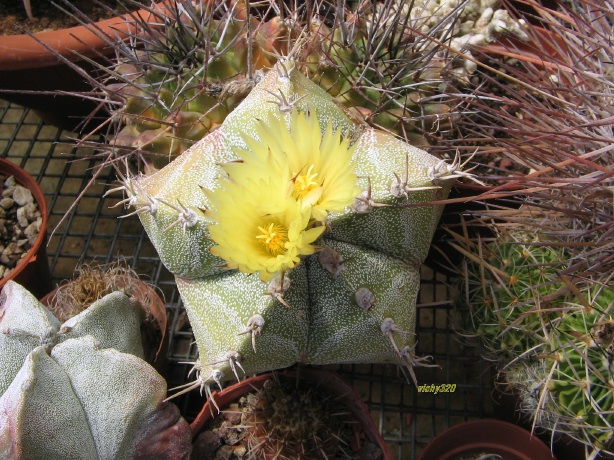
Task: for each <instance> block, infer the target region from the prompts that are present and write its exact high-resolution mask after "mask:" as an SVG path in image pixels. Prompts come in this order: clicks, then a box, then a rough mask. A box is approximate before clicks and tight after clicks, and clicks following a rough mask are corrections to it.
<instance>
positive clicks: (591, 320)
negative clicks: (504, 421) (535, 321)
mask: <svg viewBox="0 0 614 460" xmlns="http://www.w3.org/2000/svg"><path fill="white" fill-rule="evenodd" d="M582 296H583V297H584V298H583V302H582V303H567V304H566V311H565V314H564V315H563V317H562V318H561V321H560V322H559V324H558V327H557V328H556V329H553V330H552V331H551V334H550V336H549V337H548V341H547V342H546V343H544V345H543V346H542V347H540V348H539V349H537V350H535V352H534V353H533V354H531V356H528V357H527V359H522V360H519V361H518V362H516V363H514V365H512V366H510V369H508V370H506V379H507V382H508V383H509V384H510V385H511V386H512V388H514V389H515V390H516V391H517V392H519V394H520V401H521V407H520V409H521V411H522V412H523V413H525V414H528V415H530V416H531V417H532V418H533V419H534V423H535V424H536V425H537V426H539V427H542V428H546V429H549V430H553V431H556V432H560V433H567V434H568V435H570V436H571V437H573V438H576V439H578V440H579V441H581V442H582V443H584V444H585V445H587V446H588V448H589V450H593V449H597V450H598V451H599V450H601V451H604V452H608V453H612V452H614V449H613V447H612V439H613V433H614V412H613V408H614V380H613V379H612V362H613V360H614V320H613V319H612V313H613V312H614V290H613V289H612V288H608V287H596V288H593V290H592V292H588V293H583V294H582Z"/></svg>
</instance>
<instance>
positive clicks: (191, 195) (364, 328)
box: [120, 59, 458, 387]
mask: <svg viewBox="0 0 614 460" xmlns="http://www.w3.org/2000/svg"><path fill="white" fill-rule="evenodd" d="M121 177H122V182H123V185H122V187H120V188H122V189H124V190H125V192H126V194H127V197H126V200H125V203H127V204H128V205H130V206H132V207H134V211H133V212H136V213H137V214H138V215H139V217H140V219H141V222H142V223H143V225H144V226H145V229H146V231H147V233H148V235H149V237H150V239H151V241H152V242H153V244H154V246H155V247H156V249H157V251H158V252H159V254H160V257H161V260H162V262H163V263H164V264H165V265H166V266H167V267H168V269H169V270H170V271H171V272H173V273H174V274H175V276H176V281H177V286H178V289H179V291H180V293H181V296H182V299H183V302H184V304H185V307H186V309H187V312H188V316H189V319H190V322H191V325H192V328H193V331H194V334H195V337H196V342H197V344H198V348H199V353H200V357H199V360H198V362H197V363H196V368H197V370H198V371H199V377H198V379H197V381H196V382H195V383H194V385H193V386H194V387H196V386H200V385H208V384H209V383H210V382H213V381H219V382H221V381H223V380H226V379H230V378H233V377H234V378H237V379H239V378H241V377H242V376H243V375H244V374H252V373H258V372H262V371H266V370H271V369H277V368H282V367H286V366H289V365H292V364H294V363H296V362H300V363H310V364H329V363H349V362H383V363H396V364H400V365H403V366H404V367H405V368H406V369H407V370H409V372H410V373H411V375H412V377H414V374H413V367H414V366H415V365H421V364H422V365H423V364H425V360H424V359H423V358H418V357H417V356H416V355H415V353H414V348H415V344H416V337H415V320H416V315H415V304H416V297H417V292H418V288H419V282H420V276H419V269H420V265H421V264H422V262H423V261H424V258H425V257H426V254H427V252H428V249H429V245H430V241H431V237H432V234H433V232H434V230H435V227H436V226H437V223H438V221H439V217H440V215H441V212H442V208H443V206H441V205H421V204H423V203H430V202H433V201H437V200H441V199H445V198H446V197H447V195H448V193H449V191H450V188H451V187H452V184H453V182H454V180H455V178H456V177H458V172H457V171H455V170H454V168H452V167H450V166H449V165H446V164H445V163H443V162H441V161H440V160H438V159H437V158H435V157H433V156H432V155H429V154H428V153H426V152H424V151H422V150H420V149H418V148H415V147H412V146H411V145H409V144H407V143H404V142H402V141H401V140H399V139H397V138H396V137H394V136H392V135H391V134H388V133H386V132H383V131H379V130H376V129H373V128H371V127H368V126H365V125H361V124H357V123H355V122H354V121H353V120H352V119H350V118H349V117H348V116H347V115H346V113H345V111H344V109H342V108H340V107H339V106H338V105H337V104H336V103H335V102H334V101H333V99H332V97H331V96H330V95H329V94H328V93H326V92H325V91H323V90H322V89H321V88H320V87H319V86H317V85H316V84H315V83H313V82H312V81H310V80H309V79H308V78H307V77H305V76H304V75H302V74H301V73H300V72H299V71H298V70H297V69H296V68H295V63H294V61H292V60H291V59H286V60H283V61H280V62H279V63H278V64H276V66H275V67H274V68H273V69H272V70H270V71H269V72H268V73H267V74H266V75H265V76H264V77H263V78H262V80H261V81H260V82H259V83H258V84H257V85H256V86H255V88H254V89H253V90H252V91H251V93H250V94H249V95H248V96H247V97H246V99H245V100H244V101H243V102H242V103H241V104H240V105H239V106H238V107H237V108H236V109H235V110H234V111H233V112H232V113H230V114H229V116H228V117H227V118H226V120H225V121H224V123H223V124H222V125H221V126H220V128H219V129H217V130H215V131H213V132H211V133H210V134H209V135H207V136H206V137H205V138H204V139H203V140H202V141H200V142H198V143H197V144H196V145H194V146H193V147H192V148H190V149H188V150H187V151H186V152H184V153H183V154H182V155H180V156H179V157H178V158H177V159H175V160H174V161H173V162H172V163H170V164H169V165H167V166H165V167H164V168H163V169H161V170H158V171H156V172H154V173H153V174H151V175H131V174H121ZM414 379H415V377H414Z"/></svg>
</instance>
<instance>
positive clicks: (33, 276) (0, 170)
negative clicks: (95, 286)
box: [0, 158, 53, 298]
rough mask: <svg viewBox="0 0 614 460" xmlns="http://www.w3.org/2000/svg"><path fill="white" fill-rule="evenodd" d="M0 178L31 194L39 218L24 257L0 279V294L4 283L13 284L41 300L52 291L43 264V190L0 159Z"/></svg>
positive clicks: (44, 258)
mask: <svg viewBox="0 0 614 460" xmlns="http://www.w3.org/2000/svg"><path fill="white" fill-rule="evenodd" d="M0 175H2V176H6V177H8V176H14V177H15V180H16V181H17V183H18V184H19V185H21V186H23V187H25V188H27V189H28V190H30V191H31V192H32V195H33V196H34V200H35V201H36V204H37V205H38V209H39V211H40V213H41V216H42V218H43V222H42V224H41V229H40V231H39V233H38V236H37V238H36V241H34V244H33V245H32V247H31V248H30V250H29V251H28V252H27V253H26V255H25V257H24V258H23V259H22V260H20V261H19V263H18V264H17V265H16V266H15V268H13V270H12V271H11V272H10V273H9V274H8V275H7V276H5V277H3V278H2V279H0V290H1V289H2V287H3V286H4V285H5V284H6V282H7V281H8V280H13V281H16V282H17V283H19V284H21V285H22V286H23V287H25V288H26V289H27V290H28V291H30V292H31V293H32V294H34V295H35V296H36V297H38V298H41V297H42V296H44V295H45V294H47V293H48V292H49V291H51V289H52V288H53V285H52V283H51V273H50V272H49V261H48V260H47V251H46V246H47V220H48V211H47V201H46V200H45V195H44V193H43V190H42V189H41V188H40V186H39V185H38V183H37V182H36V181H35V180H34V178H33V177H32V176H30V174H28V173H27V172H26V171H24V170H23V169H22V168H20V167H19V166H17V165H15V164H13V163H11V162H10V161H7V160H5V159H3V158H0Z"/></svg>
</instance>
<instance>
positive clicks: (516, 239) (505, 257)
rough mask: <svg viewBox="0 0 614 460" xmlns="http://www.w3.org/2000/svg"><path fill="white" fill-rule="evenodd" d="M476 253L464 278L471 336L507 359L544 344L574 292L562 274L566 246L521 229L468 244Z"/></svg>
mask: <svg viewBox="0 0 614 460" xmlns="http://www.w3.org/2000/svg"><path fill="white" fill-rule="evenodd" d="M468 249H469V251H472V252H473V253H474V254H478V255H476V256H474V257H473V258H472V259H471V260H469V261H468V262H467V264H466V268H465V270H464V271H465V273H464V275H465V276H464V279H462V280H461V282H460V288H461V292H462V294H461V295H460V296H459V300H460V302H459V303H460V304H461V305H460V308H461V309H462V310H469V314H468V315H464V316H463V318H464V320H465V329H466V332H467V334H470V335H477V336H478V338H479V339H480V341H481V343H482V345H483V346H484V347H485V348H486V351H487V353H489V354H491V355H492V356H491V357H492V358H494V359H503V360H507V359H510V358H515V357H517V356H519V355H522V354H523V353H524V352H526V351H527V350H531V349H532V348H533V347H535V346H539V345H541V344H543V343H544V342H545V341H546V340H547V339H548V337H549V335H550V331H551V330H552V329H553V328H555V327H556V326H557V324H558V323H559V321H560V319H561V316H562V315H563V309H562V308H561V305H562V304H563V303H564V302H565V301H566V300H568V299H569V297H570V292H569V289H568V288H567V286H566V285H565V283H564V281H563V280H562V279H561V277H560V276H559V273H560V272H561V271H562V270H563V269H564V268H565V266H566V265H565V264H566V257H565V253H564V250H562V249H560V248H557V247H556V246H553V245H548V243H547V242H540V241H538V240H537V239H536V237H534V236H532V235H527V234H525V233H523V232H520V231H510V232H506V233H505V234H503V235H500V236H499V237H498V238H496V239H495V240H494V241H493V242H491V243H488V244H483V243H480V245H479V246H475V245H474V246H472V247H470V248H468Z"/></svg>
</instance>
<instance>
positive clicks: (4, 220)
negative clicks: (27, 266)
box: [0, 176, 43, 278]
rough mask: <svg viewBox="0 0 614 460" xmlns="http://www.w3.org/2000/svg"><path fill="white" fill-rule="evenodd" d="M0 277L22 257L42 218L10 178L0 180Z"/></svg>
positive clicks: (25, 192) (26, 192)
mask: <svg viewBox="0 0 614 460" xmlns="http://www.w3.org/2000/svg"><path fill="white" fill-rule="evenodd" d="M0 186H1V187H0V189H1V190H2V195H1V196H2V198H0V278H3V277H5V276H6V275H8V274H9V273H10V272H11V271H12V270H13V269H14V268H15V266H16V265H17V264H18V263H19V261H20V260H21V259H23V258H24V257H25V256H26V253H27V252H28V251H29V250H30V248H31V247H32V245H33V244H34V242H35V241H36V238H37V237H38V234H39V232H40V230H41V226H42V223H43V217H42V215H41V213H40V210H39V209H38V205H37V204H36V200H34V197H33V196H32V192H31V191H30V190H28V189H27V188H25V187H22V186H21V185H19V184H17V182H16V181H15V178H14V177H13V176H8V177H0Z"/></svg>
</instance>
